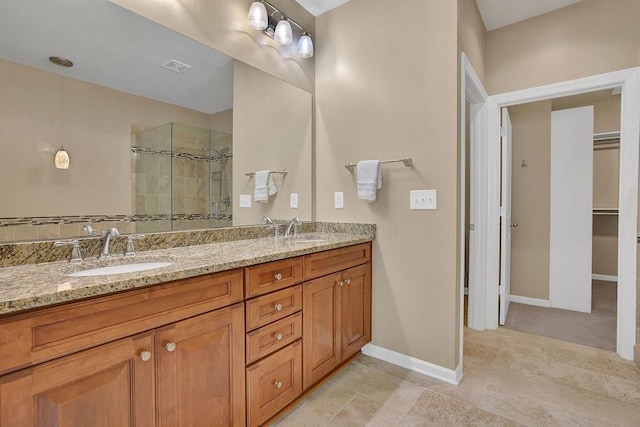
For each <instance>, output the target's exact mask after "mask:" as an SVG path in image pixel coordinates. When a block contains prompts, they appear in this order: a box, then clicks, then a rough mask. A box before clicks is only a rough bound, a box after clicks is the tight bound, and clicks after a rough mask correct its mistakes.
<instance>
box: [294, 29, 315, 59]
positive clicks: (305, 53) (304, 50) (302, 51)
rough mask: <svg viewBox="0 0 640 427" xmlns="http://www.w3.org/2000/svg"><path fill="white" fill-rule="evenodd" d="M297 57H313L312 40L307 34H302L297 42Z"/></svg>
mask: <svg viewBox="0 0 640 427" xmlns="http://www.w3.org/2000/svg"><path fill="white" fill-rule="evenodd" d="M298 55H299V56H300V57H301V58H311V57H312V56H313V40H311V37H309V34H308V33H304V34H303V35H302V37H300V40H298Z"/></svg>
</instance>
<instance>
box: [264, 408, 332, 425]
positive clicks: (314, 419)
mask: <svg viewBox="0 0 640 427" xmlns="http://www.w3.org/2000/svg"><path fill="white" fill-rule="evenodd" d="M271 425H272V426H278V427H325V426H328V425H329V421H328V420H326V419H324V418H322V417H321V416H319V415H318V414H317V413H315V412H314V411H313V410H311V409H309V408H307V407H305V406H304V404H301V405H298V406H296V407H295V408H294V409H292V410H291V411H289V412H288V413H286V414H285V415H284V416H282V417H281V418H280V419H278V420H276V421H275V422H274V423H273V424H271Z"/></svg>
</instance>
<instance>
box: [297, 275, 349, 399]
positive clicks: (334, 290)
mask: <svg viewBox="0 0 640 427" xmlns="http://www.w3.org/2000/svg"><path fill="white" fill-rule="evenodd" d="M339 281H340V274H332V275H329V276H325V277H321V278H319V279H315V280H311V281H309V282H305V283H304V284H303V290H302V294H303V295H302V307H303V309H302V313H303V314H302V316H303V322H302V324H303V326H302V328H303V333H302V343H303V346H302V347H303V352H304V358H303V359H304V364H303V365H304V367H303V384H304V388H305V389H306V388H308V387H310V386H311V385H313V384H314V383H316V382H317V381H318V380H319V379H320V378H322V377H323V376H325V375H326V374H327V373H328V372H330V371H331V370H333V368H335V367H336V366H338V364H339V363H340V358H341V355H340V345H341V342H340V330H341V328H340V292H339V287H338V282H339Z"/></svg>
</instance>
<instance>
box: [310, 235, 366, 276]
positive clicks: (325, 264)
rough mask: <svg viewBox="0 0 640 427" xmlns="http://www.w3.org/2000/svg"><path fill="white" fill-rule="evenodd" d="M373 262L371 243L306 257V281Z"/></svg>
mask: <svg viewBox="0 0 640 427" xmlns="http://www.w3.org/2000/svg"><path fill="white" fill-rule="evenodd" d="M370 260H371V243H362V244H359V245H353V246H347V247H346V248H340V249H332V250H330V251H324V252H318V253H316V254H311V255H305V256H304V280H309V279H314V278H316V277H320V276H325V275H327V274H331V273H335V272H338V271H340V270H345V269H347V268H351V267H355V266H357V265H361V264H365V263H367V262H369V261H370Z"/></svg>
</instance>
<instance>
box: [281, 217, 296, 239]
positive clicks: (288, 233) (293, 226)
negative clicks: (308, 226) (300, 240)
mask: <svg viewBox="0 0 640 427" xmlns="http://www.w3.org/2000/svg"><path fill="white" fill-rule="evenodd" d="M298 224H300V218H298V217H293V218H291V219H290V220H289V221H288V222H287V228H286V229H285V231H284V237H285V238H286V237H291V236H297V235H298ZM291 229H293V234H292V233H291Z"/></svg>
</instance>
